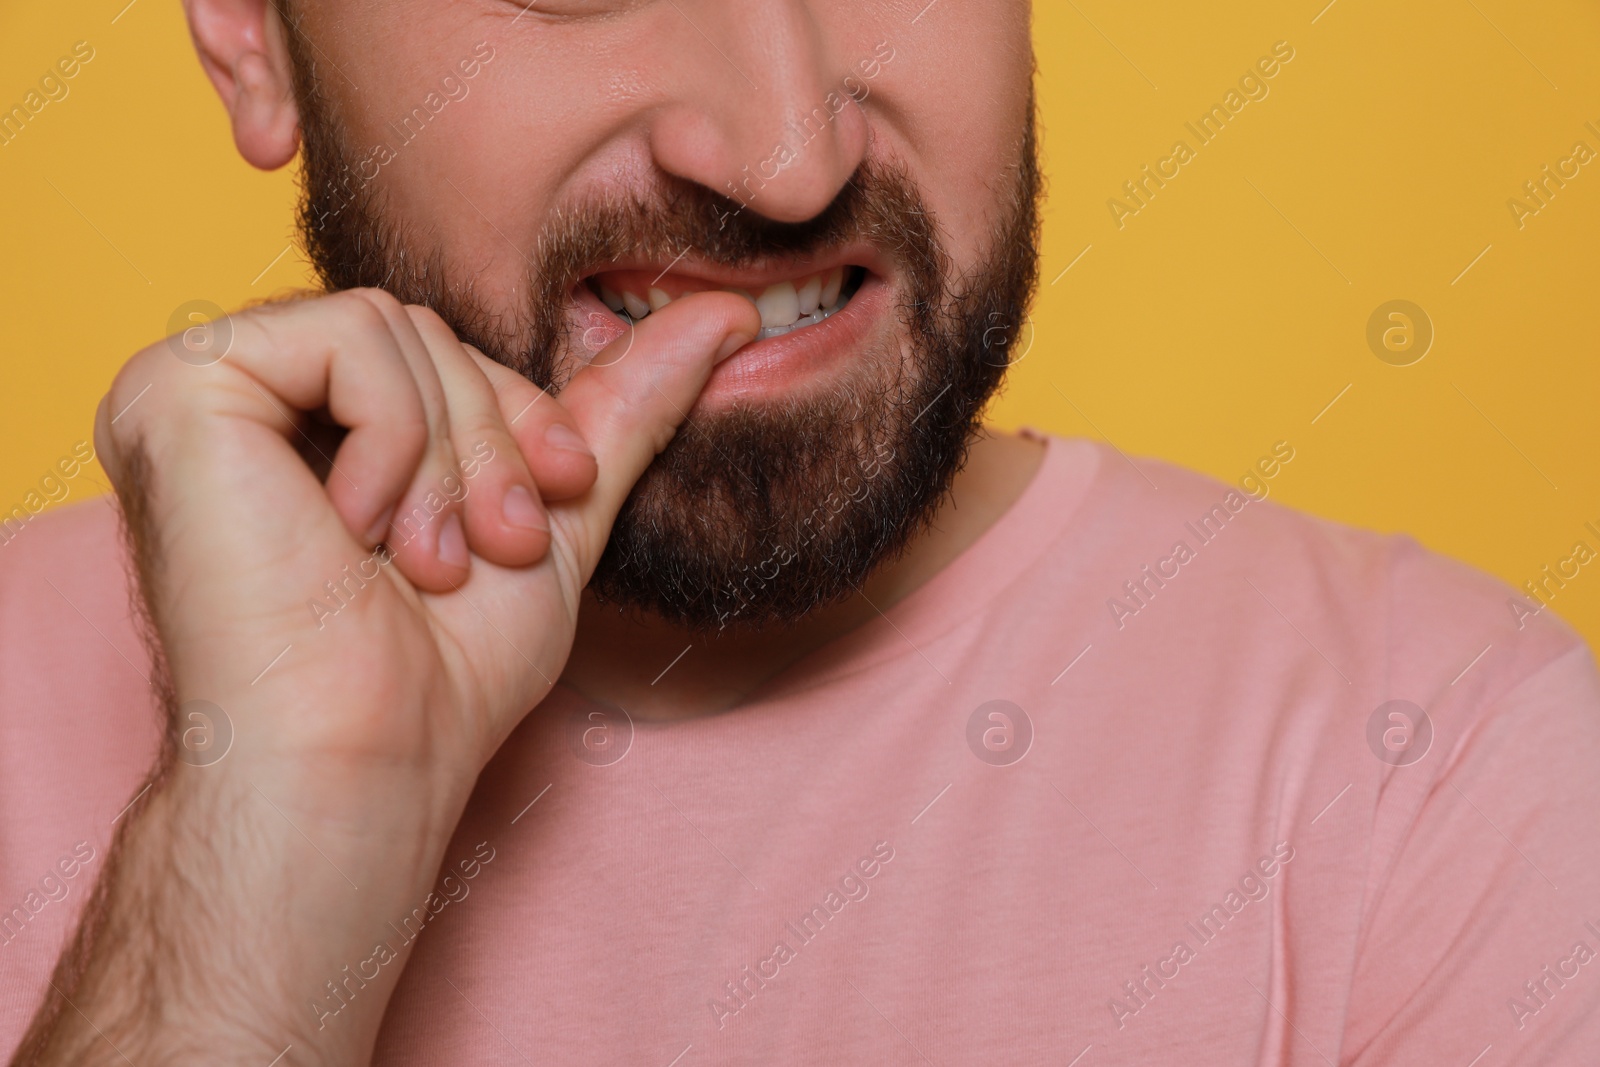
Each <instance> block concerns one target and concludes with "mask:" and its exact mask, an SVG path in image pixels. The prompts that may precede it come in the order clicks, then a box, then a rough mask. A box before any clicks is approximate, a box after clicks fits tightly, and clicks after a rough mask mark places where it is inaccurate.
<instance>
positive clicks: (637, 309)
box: [622, 293, 650, 319]
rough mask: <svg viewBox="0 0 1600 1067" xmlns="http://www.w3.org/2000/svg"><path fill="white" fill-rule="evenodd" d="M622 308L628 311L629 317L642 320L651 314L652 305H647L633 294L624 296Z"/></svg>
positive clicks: (624, 294)
mask: <svg viewBox="0 0 1600 1067" xmlns="http://www.w3.org/2000/svg"><path fill="white" fill-rule="evenodd" d="M622 306H623V307H624V308H625V309H626V310H627V312H628V314H629V315H631V316H633V317H634V318H636V319H642V318H644V317H645V316H646V315H648V314H650V305H649V304H646V303H645V302H644V301H643V300H640V299H639V298H638V297H636V296H634V295H633V294H632V293H623V294H622Z"/></svg>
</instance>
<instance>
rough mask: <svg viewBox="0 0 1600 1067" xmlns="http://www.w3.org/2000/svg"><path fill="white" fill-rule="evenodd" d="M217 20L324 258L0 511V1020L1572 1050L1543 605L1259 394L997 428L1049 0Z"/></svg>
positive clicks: (1023, 317) (1356, 1058)
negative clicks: (1212, 463)
mask: <svg viewBox="0 0 1600 1067" xmlns="http://www.w3.org/2000/svg"><path fill="white" fill-rule="evenodd" d="M185 7H186V11H187V14H188V18H189V24H190V26H191V29H192V32H193V36H194V40H195V44H196V46H197V50H198V52H199V56H200V60H201V62H202V64H203V65H204V67H205V70H206V72H207V74H208V75H209V76H210V78H211V80H212V82H213V83H214V85H215V86H216V89H217V91H218V92H219V94H220V95H221V98H222V101H223V103H224V105H225V106H226V108H227V110H228V114H229V116H230V117H231V120H232V126H233V133H234V137H235V140H236V143H237V145H238V149H239V151H240V152H241V153H242V155H243V156H244V158H245V159H247V160H248V161H249V162H251V163H252V164H254V165H256V166H258V167H262V168H275V167H281V166H283V165H285V164H287V163H289V162H290V161H291V160H292V159H294V158H295V157H296V155H297V154H298V155H300V156H301V163H302V167H303V174H304V180H305V188H304V197H303V202H302V205H301V213H300V222H301V229H302V234H303V238H304V244H305V247H306V249H307V251H308V253H309V254H310V256H311V258H312V260H313V262H314V263H315V265H316V267H317V269H318V271H319V273H320V275H321V278H322V281H323V282H324V283H325V286H324V289H325V291H323V292H321V293H319V294H314V295H306V296H304V297H301V298H299V299H292V300H279V301H276V302H272V303H268V304H265V305H262V306H258V307H254V308H250V309H247V310H244V311H240V312H238V313H236V314H234V315H232V316H229V317H226V318H224V319H221V320H219V321H216V322H212V323H209V324H201V325H198V326H195V327H193V328H191V329H189V330H187V331H185V332H184V333H182V334H180V335H178V336H175V337H173V338H170V339H168V340H166V341H163V342H160V343H157V344H155V345H152V346H151V347H150V348H148V349H146V350H144V351H142V352H140V353H138V354H136V355H135V356H134V357H133V358H132V359H131V360H129V361H128V363H127V364H126V365H125V366H124V368H123V369H122V371H121V372H120V373H119V374H118V376H117V378H116V380H115V382H114V383H113V384H112V387H111V389H110V392H109V393H108V395H107V397H106V399H105V400H104V402H103V403H102V405H101V408H100V411H99V414H98V417H97V422H96V433H95V444H96V448H97V451H98V454H99V457H100V459H101V461H102V463H103V464H104V465H105V467H106V469H107V471H108V472H109V474H110V475H111V477H112V480H113V482H114V483H115V488H116V501H115V502H107V501H101V502H94V503H90V504H86V505H79V506H75V507H70V508H65V509H62V510H60V511H58V512H55V513H53V514H51V515H50V516H48V517H46V518H43V519H41V520H39V521H38V523H37V524H34V525H33V526H32V527H31V528H29V529H27V530H25V531H24V532H22V533H21V534H19V535H17V536H15V537H12V538H10V539H9V540H8V543H7V544H6V545H5V547H4V553H3V556H0V605H3V612H0V619H3V623H0V625H3V627H4V639H3V641H0V657H3V667H0V693H3V696H4V700H3V706H4V709H5V714H4V717H3V722H4V730H5V740H6V744H5V745H4V746H0V751H3V752H4V753H5V760H6V773H5V775H3V776H0V797H3V800H4V806H3V809H0V810H3V811H4V812H5V816H4V824H3V826H4V833H3V834H0V870H3V872H4V876H5V883H4V887H5V891H6V893H7V896H6V897H5V898H4V899H3V900H0V907H5V908H10V910H9V911H8V912H6V913H4V915H3V916H0V927H3V929H4V938H5V942H6V946H5V951H4V954H3V955H0V982H3V983H4V986H5V989H6V992H7V996H6V998H5V1000H4V1005H5V1006H4V1009H3V1014H0V1019H3V1026H4V1034H5V1037H6V1040H7V1041H8V1043H9V1044H8V1047H10V1048H12V1049H14V1050H15V1051H14V1060H13V1062H14V1063H17V1064H67V1063H72V1064H116V1063H130V1064H144V1063H163V1064H189V1063H205V1064H214V1063H230V1064H233V1063H237V1064H260V1065H275V1064H328V1065H333V1064H366V1063H376V1064H384V1065H408V1064H427V1063H450V1064H480V1063H481V1064H488V1063H507V1062H517V1061H521V1062H526V1063H535V1062H538V1063H607V1064H609V1063H620V1062H637V1063H646V1064H649V1063H654V1064H661V1065H678V1064H682V1065H685V1067H688V1065H694V1064H713V1063H725V1064H736V1063H749V1062H757V1061H781V1062H788V1063H866V1062H900V1063H919V1062H920V1063H929V1064H932V1063H951V1064H954V1063H974V1062H986V1063H1018V1062H1034V1061H1045V1060H1049V1061H1052V1062H1057V1061H1058V1062H1061V1063H1072V1064H1083V1065H1085V1067H1099V1065H1103V1064H1139V1063H1152V1062H1171V1061H1173V1060H1182V1061H1184V1062H1196V1063H1241V1062H1255V1063H1263V1064H1266V1063H1271V1064H1313V1063H1328V1064H1332V1063H1336V1062H1337V1063H1346V1064H1387V1063H1402V1062H1404V1063H1411V1062H1427V1063H1441V1064H1463V1065H1465V1064H1468V1063H1477V1062H1480V1061H1482V1062H1484V1063H1493V1064H1504V1063H1567V1062H1574V1061H1575V1060H1574V1057H1576V1056H1577V1055H1578V1052H1577V1050H1578V1049H1591V1050H1592V1049H1593V1048H1594V1047H1596V1046H1597V1042H1600V1015H1597V1013H1596V1010H1595V1009H1596V1006H1597V1004H1600V976H1596V975H1592V974H1589V973H1587V971H1588V970H1589V969H1592V968H1589V967H1588V965H1589V964H1590V963H1591V961H1592V959H1593V956H1594V947H1595V946H1596V945H1600V838H1597V836H1596V834H1595V833H1594V829H1595V817H1596V813H1597V812H1600V776H1597V775H1595V773H1594V768H1595V766H1596V760H1597V757H1600V716H1597V710H1600V700H1597V696H1600V690H1597V686H1596V678H1595V673H1594V669H1593V664H1592V661H1591V659H1590V656H1589V654H1588V652H1587V650H1586V649H1585V648H1584V646H1583V644H1582V643H1581V641H1580V640H1579V639H1578V638H1577V637H1576V636H1575V635H1574V634H1573V633H1572V632H1571V631H1569V630H1568V629H1566V628H1565V627H1564V626H1562V625H1561V624H1559V623H1557V622H1556V621H1554V620H1552V619H1551V618H1549V617H1548V616H1547V615H1544V614H1542V613H1539V614H1536V613H1534V612H1532V611H1529V610H1523V611H1520V612H1519V611H1517V610H1516V608H1515V605H1513V608H1512V610H1510V611H1508V610H1507V603H1508V597H1509V595H1510V594H1509V591H1508V590H1507V589H1505V588H1504V587H1502V586H1500V585H1498V584H1497V583H1495V582H1493V581H1491V580H1490V579H1488V578H1486V577H1483V576H1481V575H1478V574H1476V573H1474V572H1471V571H1469V570H1467V569H1465V568H1462V567H1460V566H1458V565H1456V564H1453V563H1450V562H1448V561H1445V560H1442V559H1439V558H1437V557H1434V556H1431V555H1429V554H1427V553H1425V552H1423V551H1421V550H1420V549H1418V548H1417V547H1415V546H1414V545H1413V544H1412V543H1411V542H1409V541H1407V540H1405V539H1403V538H1388V537H1379V536H1377V535H1373V534H1367V533H1363V532H1359V531H1353V530H1348V529H1345V528H1341V527H1337V526H1335V525H1332V524H1330V523H1326V522H1323V521H1320V520H1316V519H1313V518H1309V517H1306V516H1302V515H1299V514H1296V513H1294V512H1292V511H1289V510H1287V509H1283V508H1280V507H1278V506H1277V505H1276V504H1273V503H1268V502H1267V501H1266V500H1265V497H1266V496H1267V495H1268V493H1269V492H1270V486H1271V480H1272V479H1273V478H1275V477H1278V476H1280V475H1281V474H1282V473H1283V472H1284V470H1285V469H1289V470H1292V466H1291V464H1292V462H1293V459H1294V455H1295V450H1294V443H1293V441H1292V440H1283V441H1279V442H1272V443H1264V447H1263V455H1262V458H1261V460H1260V461H1259V462H1258V463H1257V464H1256V465H1255V467H1253V468H1252V470H1251V472H1250V473H1249V474H1247V475H1246V476H1245V477H1244V478H1243V479H1242V480H1241V484H1240V485H1239V486H1229V485H1223V484H1220V483H1217V482H1215V481H1212V480H1210V479H1208V478H1204V477H1201V476H1199V475H1196V474H1192V473H1188V472H1184V471H1181V470H1178V469H1176V468H1173V467H1170V466H1167V465H1164V464H1160V463H1155V462H1150V461H1144V460H1133V459H1130V458H1129V457H1127V456H1124V455H1122V454H1120V453H1119V452H1117V451H1116V450H1115V449H1113V448H1110V447H1107V446H1103V445H1099V444H1094V443H1091V442H1087V441H1081V440H1067V439H1062V438H1055V437H1049V436H1046V435H1041V434H1038V433H1032V432H1024V433H1020V434H1006V433H999V432H996V431H993V430H989V429H986V428H985V426H984V423H983V413H984V410H985V407H986V405H987V403H988V401H989V400H990V398H991V397H992V396H993V395H994V393H995V391H996V389H997V388H998V387H999V385H1000V384H1001V381H1002V377H1003V373H1004V370H1005V368H1006V366H1007V365H1008V363H1010V362H1011V361H1012V360H1013V358H1014V354H1015V353H1018V352H1019V351H1020V350H1022V349H1023V348H1024V347H1026V346H1027V345H1029V344H1032V340H1033V339H1032V338H1031V336H1029V335H1028V330H1027V328H1026V321H1027V306H1028V301H1029V299H1030V296H1031V294H1032V290H1033V287H1034V283H1035V277H1036V270H1037V264H1038V250H1037V235H1038V230H1039V224H1038V206H1039V199H1040V178H1039V168H1038V163H1037V160H1036V144H1035V121H1034V109H1033V98H1032V92H1031V86H1032V77H1033V63H1032V52H1031V47H1030V40H1029V33H1030V27H1029V12H1028V5H1027V4H1026V3H1023V2H1021V0H1004V2H995V3H989V4H973V3H960V2H957V0H944V2H943V3H938V2H937V0H936V2H934V3H925V2H924V0H913V2H910V3H906V2H901V0H868V2H852V3H846V2H844V0H759V2H751V0H746V2H744V3H740V4H734V3H730V2H726V0H667V2H665V3H662V2H658V0H539V2H537V3H527V4H524V3H518V2H508V0H463V2H459V3H444V2H441V0H391V2H388V3H382V4H379V3H370V2H362V0H316V2H314V0H280V2H278V3H276V4H273V3H269V0H186V5H185ZM1038 345H1039V346H1040V347H1041V348H1048V347H1049V341H1048V339H1047V338H1039V339H1038ZM1054 358H1060V359H1068V358H1071V359H1093V358H1095V354H1094V353H1064V352H1063V353H1056V354H1055V356H1054ZM119 525H120V535H119ZM129 575H131V576H132V577H133V579H134V585H135V588H134V596H133V598H132V606H131V607H130V605H129V602H128V597H127V594H126V590H127V580H126V579H127V576H129ZM13 902H15V907H12V904H13ZM63 946H64V947H63ZM1474 1057H1478V1059H1474ZM1486 1057H1490V1058H1486Z"/></svg>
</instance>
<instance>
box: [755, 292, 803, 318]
mask: <svg viewBox="0 0 1600 1067" xmlns="http://www.w3.org/2000/svg"><path fill="white" fill-rule="evenodd" d="M756 310H757V311H760V312H761V326H762V328H763V329H768V328H771V327H773V326H793V325H794V323H795V320H796V319H798V318H799V317H800V296H799V294H797V293H796V292H795V290H794V283H793V282H779V283H778V284H777V285H769V286H768V287H767V288H766V290H765V291H764V292H763V293H762V294H761V295H760V296H758V297H756Z"/></svg>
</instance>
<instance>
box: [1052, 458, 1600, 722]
mask: <svg viewBox="0 0 1600 1067" xmlns="http://www.w3.org/2000/svg"><path fill="white" fill-rule="evenodd" d="M1101 447H1102V449H1103V450H1104V451H1106V452H1108V453H1109V455H1105V456H1103V457H1102V459H1101V462H1100V474H1099V476H1098V477H1097V479H1096V482H1095V485H1094V487H1093V489H1092V491H1091V493H1090V494H1089V496H1088V498H1087V499H1086V500H1085V506H1084V509H1083V511H1084V514H1083V520H1082V521H1083V525H1084V526H1085V537H1086V539H1087V540H1088V542H1089V543H1090V545H1092V546H1093V551H1092V552H1091V553H1090V557H1089V558H1090V559H1091V560H1092V561H1093V564H1094V565H1095V566H1097V567H1098V568H1099V569H1100V570H1101V572H1102V577H1101V579H1100V581H1101V583H1102V586H1103V587H1104V588H1106V590H1107V592H1106V600H1107V602H1108V603H1107V606H1106V607H1105V623H1106V625H1107V626H1108V627H1109V628H1110V629H1111V630H1113V631H1115V632H1125V631H1130V630H1133V629H1135V628H1138V627H1140V626H1143V625H1145V624H1147V623H1155V622H1157V621H1158V620H1159V619H1160V618H1161V615H1162V614H1163V613H1165V614H1168V615H1169V616H1172V620H1171V622H1172V624H1173V625H1177V626H1181V625H1183V624H1184V623H1186V622H1192V621H1193V619H1192V615H1194V614H1196V613H1200V614H1203V615H1205V616H1206V617H1207V620H1208V621H1209V623H1210V625H1211V626H1213V627H1215V626H1216V624H1219V623H1220V624H1222V627H1221V628H1222V629H1223V631H1224V632H1222V633H1214V634H1213V635H1212V637H1211V638H1210V640H1212V641H1216V642H1220V643H1226V642H1227V633H1226V631H1227V629H1228V628H1232V629H1233V630H1234V631H1235V636H1236V637H1240V638H1243V639H1245V640H1246V641H1247V642H1248V643H1250V644H1251V645H1252V647H1256V648H1259V645H1258V644H1256V642H1255V641H1254V640H1253V639H1255V638H1266V637H1268V636H1269V635H1270V634H1271V633H1272V631H1273V630H1274V629H1276V630H1277V631H1279V633H1278V634H1277V637H1278V638H1282V639H1289V640H1291V641H1297V642H1298V643H1299V644H1300V646H1301V651H1302V652H1304V653H1305V654H1307V655H1310V654H1313V653H1314V652H1315V653H1320V655H1321V657H1322V658H1325V659H1326V660H1328V661H1329V663H1328V665H1329V666H1330V667H1331V668H1332V669H1333V670H1334V671H1335V672H1336V673H1338V672H1342V673H1343V681H1344V682H1345V684H1346V685H1354V684H1357V682H1358V679H1357V678H1356V677H1355V676H1356V675H1357V674H1360V675H1362V676H1363V677H1362V680H1363V681H1364V682H1365V683H1366V685H1368V686H1371V687H1373V689H1374V691H1378V690H1388V691H1390V692H1391V695H1394V696H1404V695H1412V699H1417V697H1418V696H1424V695H1428V694H1436V693H1438V692H1439V691H1440V689H1441V687H1445V688H1449V687H1452V683H1456V684H1457V687H1460V686H1465V684H1466V683H1465V680H1464V677H1463V672H1467V676H1468V677H1470V675H1471V674H1473V673H1476V674H1478V675H1479V677H1480V678H1485V677H1492V678H1497V679H1499V685H1500V687H1501V688H1504V687H1505V686H1507V685H1509V684H1513V683H1514V681H1515V680H1516V679H1518V678H1521V677H1525V676H1526V675H1528V674H1530V673H1532V672H1533V671H1535V670H1537V669H1539V668H1540V667H1542V666H1543V665H1545V664H1548V663H1550V662H1552V661H1554V660H1555V659H1557V658H1558V657H1560V656H1562V655H1564V654H1565V653H1567V652H1570V651H1573V650H1575V649H1581V648H1582V646H1583V642H1582V639H1581V638H1580V637H1579V636H1578V635H1577V634H1576V633H1575V632H1574V631H1573V630H1572V629H1571V628H1570V627H1569V626H1568V625H1567V624H1566V623H1564V622H1562V621H1561V620H1560V619H1559V618H1558V617H1557V616H1556V615H1555V613H1554V612H1553V611H1550V610H1542V609H1541V606H1540V603H1539V602H1538V601H1537V600H1534V599H1532V598H1530V597H1529V596H1526V595H1524V594H1522V593H1519V592H1518V591H1517V590H1515V589H1513V588H1511V587H1510V586H1509V585H1507V584H1506V583H1505V582H1503V581H1501V580H1500V579H1498V578H1495V577H1493V576H1491V575H1489V574H1487V573H1485V572H1483V571H1481V570H1479V569H1477V568H1475V567H1472V566H1469V565H1468V564H1465V563H1462V562H1460V561H1458V560H1454V559H1451V558H1449V557H1447V556H1444V555H1442V554H1440V553H1437V552H1433V551H1429V550H1428V549H1425V548H1424V547H1422V546H1421V545H1419V544H1418V543H1417V542H1416V541H1415V540H1414V539H1412V538H1411V537H1409V536H1406V535H1403V534H1385V533H1379V532H1376V531H1372V530H1366V529H1361V528H1358V527H1354V526H1349V525H1345V524H1342V523H1338V522H1333V521H1330V520H1328V519H1324V518H1320V517H1318V516H1315V515H1311V514H1308V513H1306V512H1303V511H1299V510H1296V509H1294V508H1291V507H1286V506H1284V505H1282V504H1280V503H1278V502H1277V496H1278V493H1279V490H1280V489H1281V488H1282V487H1283V486H1284V485H1285V484H1286V483H1287V482H1288V480H1289V479H1291V478H1292V477H1293V461H1294V450H1293V448H1292V447H1289V446H1288V445H1287V444H1286V443H1283V442H1280V443H1279V445H1278V446H1277V447H1276V448H1275V450H1274V451H1273V452H1272V453H1269V455H1268V457H1267V460H1266V461H1265V462H1263V463H1259V464H1257V465H1255V466H1253V467H1252V468H1251V469H1250V470H1248V471H1245V472H1241V476H1240V478H1239V479H1238V480H1237V481H1234V482H1224V481H1221V480H1219V479H1216V478H1212V477H1210V476H1208V475H1205V474H1200V473H1197V472H1195V471H1191V470H1187V469H1184V468H1181V467H1178V466H1175V465H1172V464H1170V463H1165V462H1162V461H1158V460H1150V459H1142V458H1130V457H1124V456H1122V455H1121V454H1119V453H1117V452H1116V451H1115V450H1113V449H1110V448H1108V447H1106V446H1101ZM1269 472H1270V473H1269ZM1596 547H1600V546H1596ZM1164 601H1169V602H1171V603H1163V602H1164ZM1178 616H1183V617H1184V618H1182V619H1180V618H1178ZM1155 628H1156V627H1155V626H1152V627H1151V629H1155ZM1160 628H1161V629H1162V630H1163V631H1166V630H1167V629H1168V627H1167V626H1161V627H1160ZM1296 631H1298V635H1297V633H1296ZM1271 643H1272V645H1274V646H1276V645H1278V644H1279V641H1278V640H1273V641H1272V642H1271ZM1283 647H1285V648H1291V647H1292V645H1284V646H1283ZM1480 684H1481V683H1480ZM1362 688H1365V686H1362ZM1491 688H1493V686H1492V684H1491ZM1473 689H1475V690H1476V689H1477V686H1476V685H1475V686H1474V687H1473ZM1479 696H1480V697H1485V698H1492V696H1493V694H1492V693H1490V692H1480V693H1479Z"/></svg>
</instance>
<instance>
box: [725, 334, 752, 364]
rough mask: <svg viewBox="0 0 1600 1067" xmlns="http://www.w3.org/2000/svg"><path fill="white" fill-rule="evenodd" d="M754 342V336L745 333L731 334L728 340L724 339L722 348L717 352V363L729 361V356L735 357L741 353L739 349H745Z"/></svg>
mask: <svg viewBox="0 0 1600 1067" xmlns="http://www.w3.org/2000/svg"><path fill="white" fill-rule="evenodd" d="M753 340H755V335H754V334H748V333H743V332H739V333H730V334H729V335H728V336H727V337H726V338H724V339H723V341H722V347H721V348H719V349H718V350H717V362H718V363H721V362H722V361H723V360H725V359H727V358H728V357H729V356H731V355H733V354H734V353H735V352H737V351H739V349H741V348H743V347H744V346H745V345H747V344H749V343H750V342H751V341H753Z"/></svg>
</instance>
